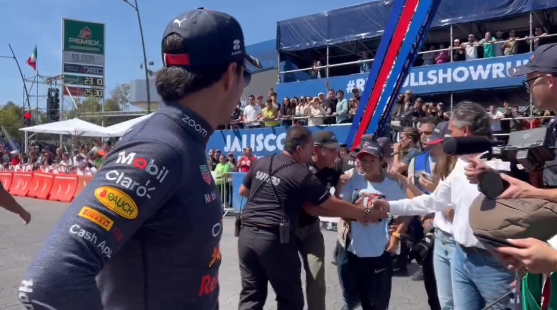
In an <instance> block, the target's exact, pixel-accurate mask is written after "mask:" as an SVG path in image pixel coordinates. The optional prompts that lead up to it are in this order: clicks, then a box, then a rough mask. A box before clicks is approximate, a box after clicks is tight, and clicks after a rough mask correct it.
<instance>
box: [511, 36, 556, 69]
mask: <svg viewBox="0 0 557 310" xmlns="http://www.w3.org/2000/svg"><path fill="white" fill-rule="evenodd" d="M532 72H540V73H555V74H557V43H551V44H544V45H540V46H538V48H536V50H535V51H534V54H532V57H530V61H529V62H528V63H527V64H525V65H524V66H520V67H514V68H510V69H509V70H508V72H507V73H508V74H509V75H510V76H523V75H525V74H528V73H532Z"/></svg>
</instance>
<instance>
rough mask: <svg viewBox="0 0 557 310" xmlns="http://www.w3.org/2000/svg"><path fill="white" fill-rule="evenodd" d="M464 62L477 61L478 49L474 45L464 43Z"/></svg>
mask: <svg viewBox="0 0 557 310" xmlns="http://www.w3.org/2000/svg"><path fill="white" fill-rule="evenodd" d="M465 44H466V45H465V46H466V60H474V59H478V47H477V46H476V45H475V43H470V42H466V43H465Z"/></svg>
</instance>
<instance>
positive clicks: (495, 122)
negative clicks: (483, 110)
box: [489, 110, 505, 132]
mask: <svg viewBox="0 0 557 310" xmlns="http://www.w3.org/2000/svg"><path fill="white" fill-rule="evenodd" d="M489 116H491V131H493V132H497V131H501V119H502V118H503V117H505V114H503V112H501V111H499V110H497V111H495V113H492V112H489Z"/></svg>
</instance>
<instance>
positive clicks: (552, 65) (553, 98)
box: [508, 43, 557, 188]
mask: <svg viewBox="0 0 557 310" xmlns="http://www.w3.org/2000/svg"><path fill="white" fill-rule="evenodd" d="M508 73H509V75H511V76H515V77H523V76H524V77H525V80H524V81H523V82H522V83H523V84H524V86H525V87H526V90H527V91H528V92H529V93H531V94H532V97H533V99H534V107H536V108H537V109H540V110H550V111H552V112H557V43H552V44H545V45H541V46H539V47H538V48H537V49H536V50H535V51H534V54H533V55H532V57H530V61H529V62H528V63H527V64H526V65H524V66H520V67H515V68H511V69H509V72H508ZM556 120H557V118H554V119H553V120H551V121H550V122H549V124H548V126H551V127H552V128H553V134H554V140H555V141H556V143H555V145H557V122H556ZM545 167H546V168H544V169H543V183H544V185H545V186H549V187H555V188H557V159H555V160H553V161H548V162H546V163H545Z"/></svg>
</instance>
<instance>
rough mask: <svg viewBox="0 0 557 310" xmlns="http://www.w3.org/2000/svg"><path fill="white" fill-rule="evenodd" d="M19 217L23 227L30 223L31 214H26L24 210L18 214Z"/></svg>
mask: <svg viewBox="0 0 557 310" xmlns="http://www.w3.org/2000/svg"><path fill="white" fill-rule="evenodd" d="M22 209H23V208H22ZM19 217H20V218H21V219H22V220H23V224H25V225H27V224H29V223H30V222H31V213H29V212H27V210H25V209H23V211H21V212H20V213H19Z"/></svg>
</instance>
